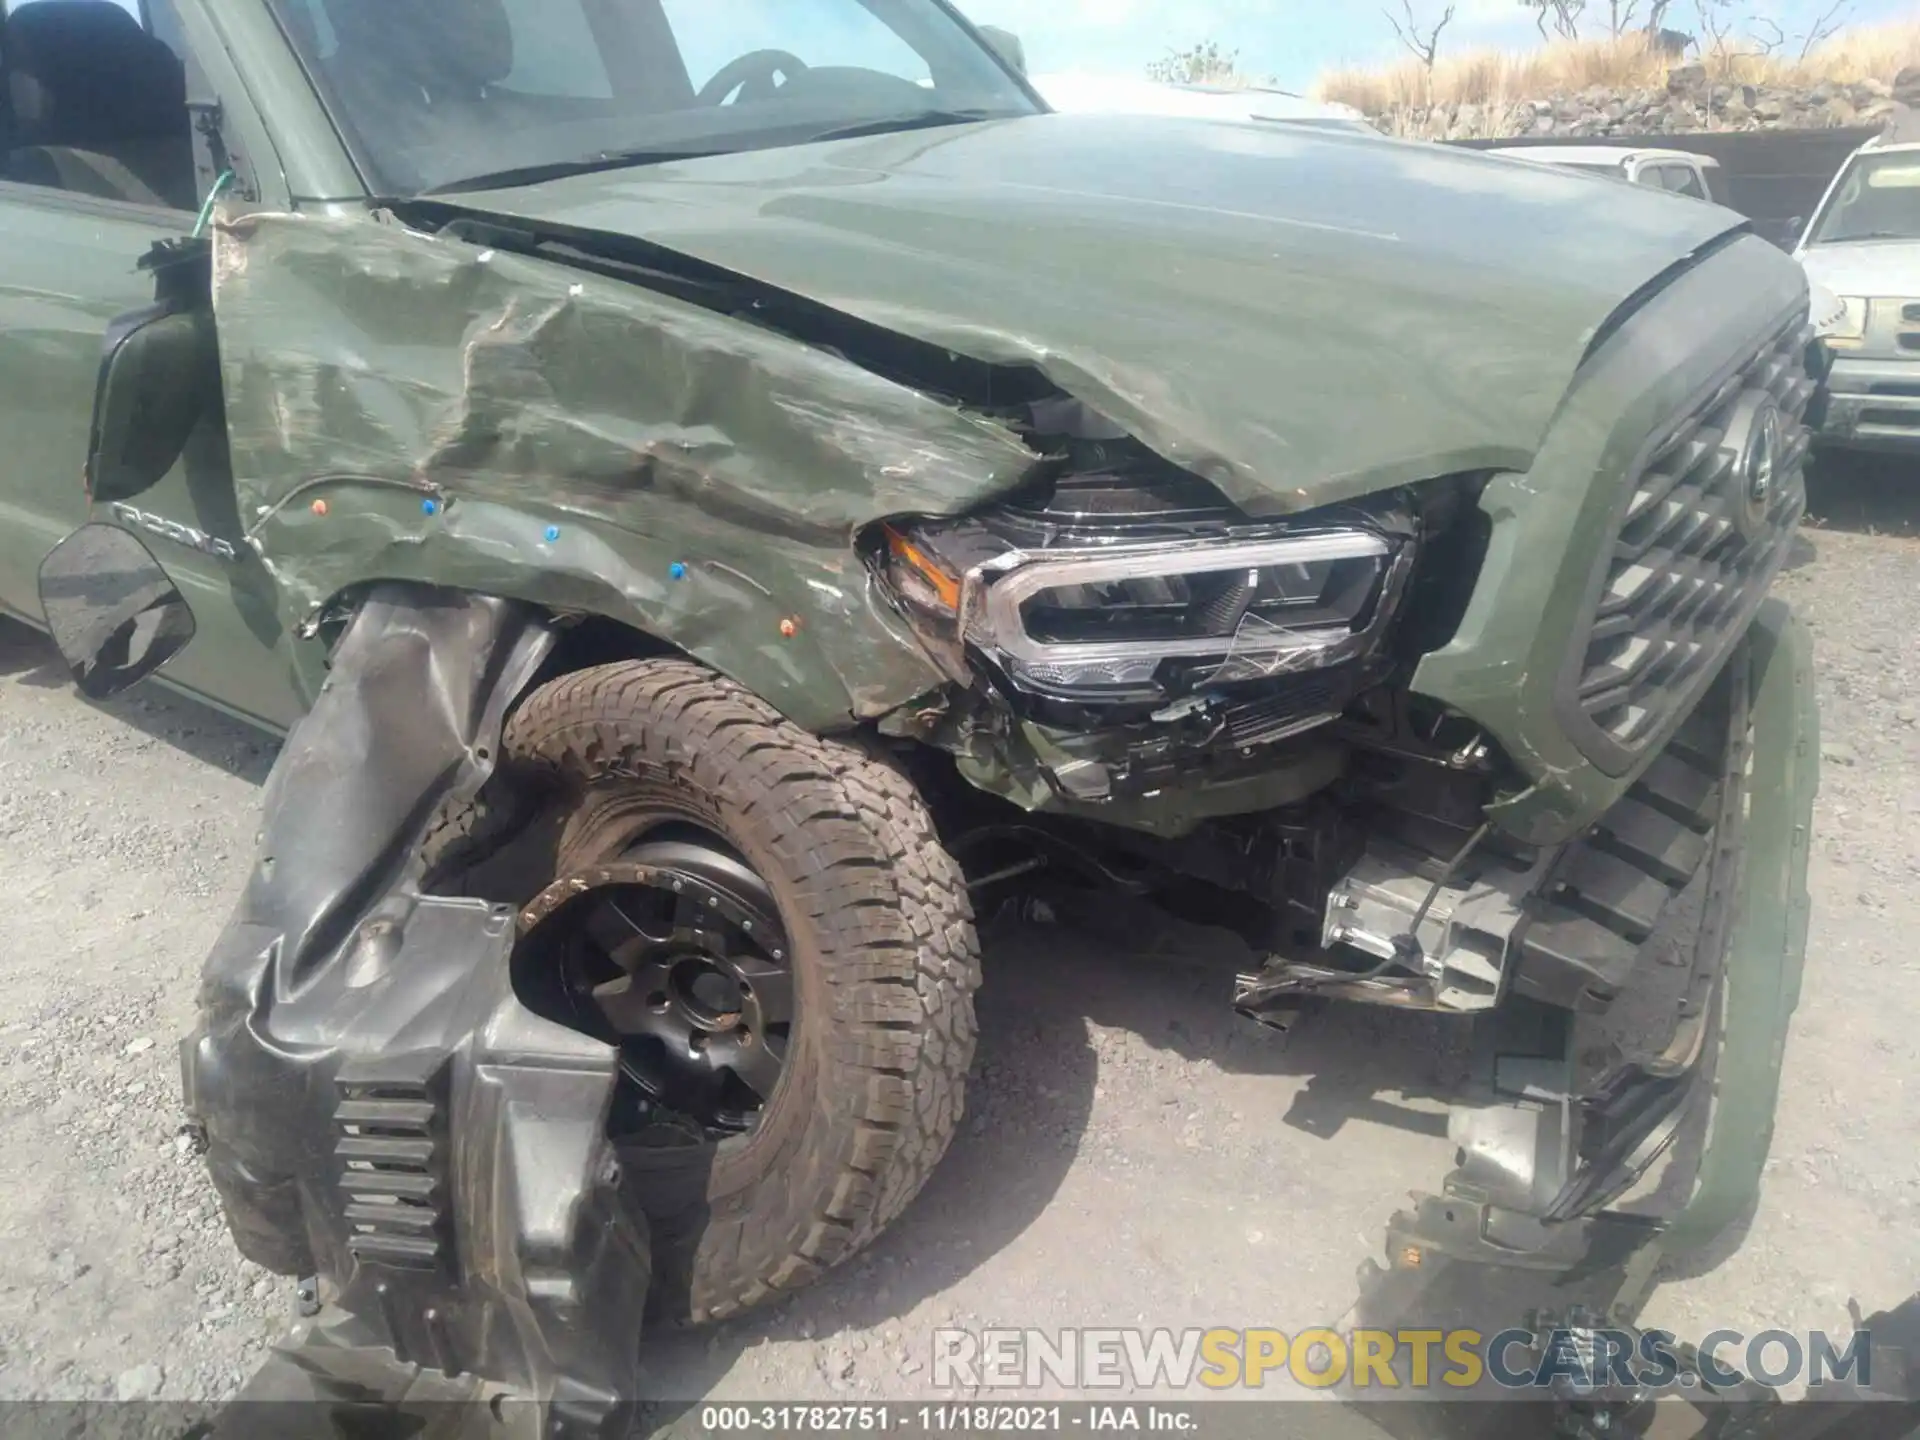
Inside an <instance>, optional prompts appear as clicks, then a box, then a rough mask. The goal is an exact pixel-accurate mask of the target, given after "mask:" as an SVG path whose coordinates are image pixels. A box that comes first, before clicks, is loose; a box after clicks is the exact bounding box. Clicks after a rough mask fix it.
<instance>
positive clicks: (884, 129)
mask: <svg viewBox="0 0 1920 1440" xmlns="http://www.w3.org/2000/svg"><path fill="white" fill-rule="evenodd" d="M1007 118H1009V117H1008V116H1007V115H1006V114H1004V113H999V114H996V113H995V112H994V111H991V110H910V111H908V112H907V113H905V114H903V115H888V116H884V117H882V118H881V119H878V120H860V121H857V122H855V123H854V124H851V125H836V126H834V127H833V128H832V129H831V130H818V131H815V132H814V133H813V134H811V135H809V136H807V138H806V139H805V140H803V141H801V142H800V143H801V144H803V145H812V144H814V143H815V142H817V141H821V140H856V139H858V138H859V137H860V136H862V135H892V134H894V133H896V132H898V131H902V130H933V129H936V128H938V127H940V126H942V125H972V124H974V123H975V122H977V121H980V120H1004V119H1007Z"/></svg>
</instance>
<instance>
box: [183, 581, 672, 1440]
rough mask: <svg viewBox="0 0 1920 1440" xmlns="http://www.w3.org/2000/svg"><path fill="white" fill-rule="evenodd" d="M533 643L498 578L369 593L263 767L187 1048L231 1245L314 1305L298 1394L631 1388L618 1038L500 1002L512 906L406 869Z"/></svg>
mask: <svg viewBox="0 0 1920 1440" xmlns="http://www.w3.org/2000/svg"><path fill="white" fill-rule="evenodd" d="M551 639H552V637H551V634H550V632H549V630H548V629H547V628H546V627H545V626H544V625H542V624H540V623H538V622H537V621H536V620H535V619H534V618H533V616H532V613H531V612H530V611H529V610H528V609H527V608H526V607H523V606H517V605H514V604H512V603H509V602H504V601H499V600H493V599H475V598H471V597H467V596H462V595H456V594H452V593H449V592H445V591H432V590H427V589H424V588H416V587H396V586H385V587H380V588H378V589H376V590H375V591H374V592H373V593H372V594H371V595H370V596H369V598H368V599H367V601H366V603H365V604H364V605H363V606H362V607H361V609H360V611H359V613H358V615H357V617H356V618H355V620H354V622H353V623H352V625H351V626H350V628H349V629H348V630H347V632H346V634H345V636H344V638H343V639H342V640H341V642H340V644H339V646H338V648H337V650H336V652H335V656H334V664H333V672H332V676H331V678H330V679H329V680H328V681H327V683H326V685H325V686H324V688H323V690H322V693H321V695H320V696H319V699H318V702H317V703H316V704H315V706H314V708H313V709H312V711H311V712H310V713H309V714H308V715H307V716H306V717H305V718H304V719H303V720H302V721H301V722H300V723H299V725H298V726H297V727H296V728H295V729H294V731H293V733H292V735H291V736H290V737H289V739H288V742H287V745H286V747H285V749H284V750H283V752H282V754H281V757H280V759H279V761H278V763H277V764H276V766H275V768H274V773H273V775H272V777H271V778H270V780H269V782H268V786H267V794H266V803H265V817H266V818H265V822H264V828H263V831H262V834H261V840H260V853H259V858H258V861H257V863H256V866H255V869H254V872H253V875H252V878H251V880H250V882H249V883H248V886H247V889H246V892H245V894H244V896H243V897H242V899H241V901H240V904H239V907H238V909H237V911H236V913H235V914H234V916H233V918H232V920H231V921H230V922H229V923H228V925H227V927H226V929H225V931H224V932H223V933H222V935H221V937H220V939H219V941H218V942H217V943H216V944H215V946H214V949H213V952H212V953H211V955H210V956H209V957H208V959H207V962H206V968H205V971H204V974H203V976H202V980H201V988H200V997H199V1000H200V1019H199V1024H198V1027H197V1029H196V1031H195V1033H194V1034H193V1035H192V1036H191V1037H190V1038H189V1039H188V1040H187V1041H186V1042H184V1044H183V1047H182V1069H183V1072H184V1074H183V1078H184V1092H185V1096H186V1102H187V1107H188V1111H189V1115H190V1123H191V1125H192V1126H193V1127H194V1129H193V1133H195V1134H197V1135H198V1136H199V1137H200V1139H201V1141H202V1143H203V1146H204V1150H205V1154H206V1159H207V1164H208V1168H209V1170H210V1171H211V1173H212V1177H213V1180H214V1184H215V1187H216V1188H217V1190H218V1192H219V1194H220V1198H221V1203H222V1205H223V1207H224V1210H225V1212H226V1216H227V1220H228V1224H229V1226H230V1228H231V1230H232V1232H233V1235H234V1238H235V1240H236V1242H237V1243H238V1245H239V1248H240V1250H241V1252H242V1253H243V1254H244V1255H246V1256H247V1258H248V1259H250V1260H252V1261H254V1262H255V1263H257V1264H259V1265H262V1266H265V1267H266V1268H267V1269H269V1270H273V1271H277V1272H279V1273H281V1274H285V1275H298V1276H313V1275H317V1276H318V1277H319V1278H320V1280H321V1281H322V1285H323V1290H322V1295H323V1297H324V1298H325V1299H327V1300H329V1301H330V1302H331V1304H330V1306H329V1307H328V1308H327V1309H326V1310H324V1311H323V1312H322V1313H321V1315H320V1318H319V1319H318V1320H317V1321H316V1322H315V1326H314V1328H313V1331H312V1333H311V1334H310V1336H309V1337H308V1339H307V1342H306V1343H305V1345H304V1346H302V1347H301V1348H300V1350H299V1351H298V1352H297V1354H296V1355H295V1356H294V1357H293V1362H290V1363H295V1368H296V1369H297V1370H298V1372H299V1373H302V1374H306V1375H308V1376H309V1377H312V1376H318V1375H325V1376H330V1377H331V1379H330V1380H329V1381H328V1382H327V1383H326V1384H322V1383H321V1382H320V1381H319V1380H315V1381H314V1382H313V1389H314V1393H315V1394H318V1395H323V1396H331V1397H334V1398H346V1399H351V1398H354V1397H359V1398H360V1399H387V1398H392V1397H393V1396H394V1395H395V1393H396V1392H397V1391H404V1390H406V1389H407V1388H408V1387H409V1384H410V1377H411V1379H412V1380H417V1379H419V1378H420V1377H426V1378H428V1379H438V1380H439V1381H441V1382H446V1381H450V1380H452V1379H462V1378H464V1379H468V1380H471V1381H473V1382H475V1383H482V1382H484V1383H485V1384H486V1385H489V1386H492V1387H496V1388H497V1390H503V1391H505V1392H508V1393H511V1394H515V1395H518V1396H523V1397H525V1398H527V1399H530V1400H534V1401H537V1402H540V1403H541V1404H543V1405H544V1406H546V1407H547V1408H548V1412H549V1415H550V1417H551V1418H552V1421H553V1423H554V1424H555V1425H556V1427H559V1428H560V1429H561V1430H562V1431H563V1432H564V1426H565V1424H571V1423H574V1422H578V1423H580V1424H583V1425H585V1426H586V1427H588V1428H589V1429H592V1428H594V1427H596V1426H597V1425H598V1424H599V1423H600V1421H601V1420H602V1419H604V1417H605V1416H606V1415H608V1414H610V1413H612V1407H613V1406H614V1405H615V1404H616V1402H617V1401H618V1400H619V1399H621V1398H622V1397H624V1396H627V1395H630V1394H631V1393H632V1383H633V1376H632V1367H633V1365H634V1364H636V1363H637V1351H636V1331H637V1328H638V1321H639V1317H640V1315H641V1313H642V1308H643V1305H644V1302H645V1298H646V1293H647V1286H648V1278H649V1276H648V1265H649V1258H648V1245H647V1238H646V1228H645V1221H644V1219H643V1217H642V1216H641V1215H640V1214H639V1212H638V1211H637V1209H636V1208H635V1207H634V1205H633V1203H632V1201H631V1199H630V1198H629V1197H626V1196H623V1195H622V1193H621V1189H620V1185H619V1167H618V1163H617V1161H616V1160H615V1158H614V1156H613V1154H612V1151H611V1149H610V1148H609V1146H608V1143H607V1141H606V1138H605V1120H606V1115H607V1111H608V1108H609V1106H610V1105H611V1103H612V1098H613V1093H614V1086H615V1081H616V1079H617V1073H618V1072H617V1059H616V1056H615V1053H614V1051H613V1050H612V1049H611V1048H610V1047H608V1046H606V1045H604V1044H601V1043H599V1042H597V1041H595V1040H592V1039H589V1038H587V1037H586V1036H583V1035H580V1034H577V1033H575V1032H574V1031H571V1030H568V1029H565V1028H562V1027H561V1026H559V1025H556V1024H554V1023H552V1022H550V1021H547V1020H544V1019H541V1018H540V1017H538V1016H536V1015H534V1014H533V1013H532V1012H531V1011H529V1010H527V1009H526V1008H525V1007H524V1006H522V1005H521V1003H520V1002H519V1000H518V999H516V998H515V995H514V991H513V986H512V979H511V960H512V956H513V952H514V945H515V940H516V929H515V924H514V915H513V912H512V911H511V909H510V908H496V907H492V906H489V905H488V904H487V903H485V902H483V901H473V900H451V899H437V898H432V897H428V896H425V895H422V894H421V893H420V889H419V885H418V880H419V871H420V866H421V861H420V859H419V857H418V848H419V846H418V842H419V840H420V837H421V835H422V833H423V832H424V830H425V829H426V827H427V825H428V823H429V821H430V820H431V819H432V818H433V817H434V815H435V814H436V813H437V812H438V810H439V809H440V807H441V806H442V804H443V803H444V802H446V801H448V800H449V799H452V800H455V801H458V800H460V799H462V798H465V797H469V796H471V795H472V794H473V793H475V792H476V791H477V790H478V788H479V786H480V784H481V783H482V782H483V781H484V780H485V778H486V777H487V775H488V773H489V772H490V770H491V768H492V764H491V757H492V756H493V755H494V754H495V753H497V749H498V745H499V734H500V730H501V726H502V722H503V718H504V714H505V711H506V709H507V707H508V705H509V704H510V703H511V702H512V701H513V699H514V698H515V697H516V696H517V695H518V694H519V693H520V691H521V690H522V689H523V688H524V687H525V686H526V684H527V683H528V681H529V680H530V679H531V677H532V675H533V673H534V671H535V669H536V668H537V666H538V665H539V663H540V661H541V659H542V658H543V657H544V656H545V655H546V654H547V652H548V650H549V648H550V645H551ZM369 1367H371V1369H370V1368H369ZM370 1377H371V1378H370ZM309 1398H311V1397H309ZM563 1422H564V1423H563ZM549 1433H553V1432H551V1431H550V1432H549Z"/></svg>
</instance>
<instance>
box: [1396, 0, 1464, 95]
mask: <svg viewBox="0 0 1920 1440" xmlns="http://www.w3.org/2000/svg"><path fill="white" fill-rule="evenodd" d="M1382 13H1383V14H1385V15H1386V17H1387V23H1388V24H1389V25H1391V26H1393V33H1394V34H1395V35H1397V36H1399V37H1400V43H1401V44H1402V45H1404V46H1406V47H1407V49H1408V50H1410V51H1412V52H1413V58H1414V59H1416V60H1418V61H1419V62H1420V67H1421V69H1423V70H1425V71H1426V72H1427V103H1428V104H1432V103H1433V66H1434V62H1435V61H1436V60H1438V59H1439V58H1440V36H1441V35H1442V34H1443V33H1444V32H1445V31H1446V28H1447V26H1448V25H1450V24H1451V23H1452V22H1453V6H1451V5H1449V6H1447V8H1446V9H1445V10H1444V11H1443V12H1442V13H1441V16H1440V18H1439V19H1438V20H1436V21H1434V22H1433V24H1432V25H1430V26H1428V27H1427V29H1426V31H1425V33H1424V34H1423V33H1422V32H1421V29H1420V22H1419V21H1418V20H1416V19H1415V18H1414V15H1413V0H1400V14H1399V15H1398V16H1396V15H1395V14H1394V13H1393V12H1392V11H1391V10H1387V11H1384V12H1382ZM1403 17H1404V18H1403Z"/></svg>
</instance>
